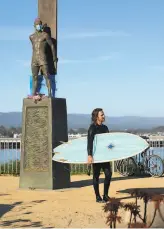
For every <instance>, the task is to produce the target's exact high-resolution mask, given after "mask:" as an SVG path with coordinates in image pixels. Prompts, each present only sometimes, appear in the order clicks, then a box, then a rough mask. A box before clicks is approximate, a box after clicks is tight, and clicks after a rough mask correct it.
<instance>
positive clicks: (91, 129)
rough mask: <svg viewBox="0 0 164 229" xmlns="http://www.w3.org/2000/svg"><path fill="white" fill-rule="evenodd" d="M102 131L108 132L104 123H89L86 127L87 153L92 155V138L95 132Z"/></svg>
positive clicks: (99, 132)
mask: <svg viewBox="0 0 164 229" xmlns="http://www.w3.org/2000/svg"><path fill="white" fill-rule="evenodd" d="M102 133H109V130H108V127H107V126H106V125H104V124H102V125H97V124H94V123H93V124H91V125H90V127H89V129H88V136H87V151H88V155H91V156H92V151H93V140H94V136H95V134H102Z"/></svg>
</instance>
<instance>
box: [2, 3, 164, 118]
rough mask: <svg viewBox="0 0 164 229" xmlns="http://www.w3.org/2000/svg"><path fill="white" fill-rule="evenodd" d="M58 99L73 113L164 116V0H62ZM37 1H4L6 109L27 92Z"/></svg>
mask: <svg viewBox="0 0 164 229" xmlns="http://www.w3.org/2000/svg"><path fill="white" fill-rule="evenodd" d="M58 6H59V9H58V17H59V18H58V58H59V64H58V75H57V77H56V79H57V88H58V91H57V97H61V98H63V97H64V98H67V109H68V113H87V114H90V113H91V111H92V109H94V108H95V107H102V108H103V109H104V111H105V113H106V114H107V115H109V116H124V115H140V116H163V117H164V105H163V104H164V103H163V98H164V1H163V0H137V1H131V0H102V1H100V0H83V1H80V0H69V1H66V0H59V3H58ZM36 17H37V0H28V1H22V0H17V1H11V0H5V1H2V2H1V8H0V30H1V34H0V50H1V56H0V69H1V72H0V92H1V96H0V112H8V111H21V109H22V99H23V98H24V97H26V96H27V94H28V92H29V90H28V88H29V77H30V74H31V69H30V61H31V55H32V48H31V43H30V41H29V39H28V37H29V35H30V34H31V33H33V21H34V19H35V18H36Z"/></svg>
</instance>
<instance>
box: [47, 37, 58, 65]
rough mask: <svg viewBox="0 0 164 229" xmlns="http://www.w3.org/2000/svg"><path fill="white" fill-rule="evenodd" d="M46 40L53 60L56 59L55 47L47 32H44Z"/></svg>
mask: <svg viewBox="0 0 164 229" xmlns="http://www.w3.org/2000/svg"><path fill="white" fill-rule="evenodd" d="M46 41H47V43H48V44H49V46H50V47H51V50H52V56H53V61H56V52H55V47H54V44H53V42H52V39H51V37H50V36H49V35H48V34H46Z"/></svg>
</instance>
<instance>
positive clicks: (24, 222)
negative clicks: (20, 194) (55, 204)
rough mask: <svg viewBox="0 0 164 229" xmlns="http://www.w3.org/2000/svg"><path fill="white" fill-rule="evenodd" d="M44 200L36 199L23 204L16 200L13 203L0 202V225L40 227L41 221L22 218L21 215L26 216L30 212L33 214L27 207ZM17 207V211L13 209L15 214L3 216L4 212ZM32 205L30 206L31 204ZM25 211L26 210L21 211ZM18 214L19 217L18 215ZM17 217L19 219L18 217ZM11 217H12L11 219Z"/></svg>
mask: <svg viewBox="0 0 164 229" xmlns="http://www.w3.org/2000/svg"><path fill="white" fill-rule="evenodd" d="M44 201H46V200H36V201H31V202H30V203H28V204H24V203H23V202H16V203H14V204H11V205H9V204H0V226H2V227H3V226H4V227H19V228H22V227H42V223H41V222H39V221H36V222H32V221H31V220H29V219H22V216H27V215H30V214H33V212H31V211H27V210H28V208H30V207H32V206H33V205H36V204H40V203H42V202H44ZM19 205H20V207H19V209H18V210H17V211H13V213H14V212H15V213H16V214H15V215H13V214H12V216H7V217H4V215H5V214H6V213H8V212H9V211H11V210H12V209H13V208H15V207H17V206H19ZM31 205H32V206H31ZM23 211H26V212H23ZM19 215H20V217H19ZM18 217H19V219H18ZM11 218H12V219H11Z"/></svg>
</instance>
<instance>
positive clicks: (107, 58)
mask: <svg viewBox="0 0 164 229" xmlns="http://www.w3.org/2000/svg"><path fill="white" fill-rule="evenodd" d="M115 57H116V55H115V56H114V55H113V56H112V55H107V56H99V57H95V58H90V59H89V58H88V59H64V58H62V57H60V58H59V61H58V63H59V64H87V63H100V62H108V61H110V60H112V59H113V58H115ZM16 62H17V63H19V64H21V65H22V66H24V67H29V66H30V65H31V61H28V60H16Z"/></svg>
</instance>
